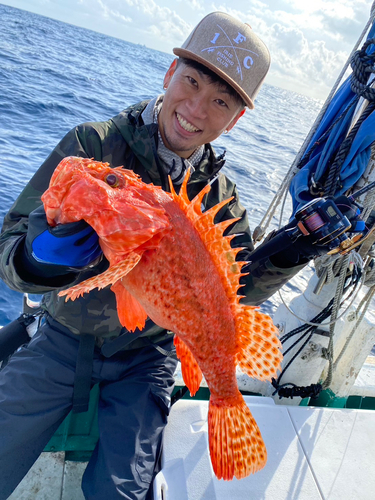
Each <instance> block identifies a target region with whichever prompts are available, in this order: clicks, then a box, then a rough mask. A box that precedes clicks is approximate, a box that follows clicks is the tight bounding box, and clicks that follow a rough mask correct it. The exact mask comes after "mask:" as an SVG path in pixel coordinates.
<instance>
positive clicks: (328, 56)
mask: <svg viewBox="0 0 375 500" xmlns="http://www.w3.org/2000/svg"><path fill="white" fill-rule="evenodd" d="M0 2H1V3H3V4H7V5H11V6H13V7H18V8H20V9H25V10H28V11H31V12H35V13H37V14H42V15H44V16H47V17H52V18H54V19H59V20H61V21H64V22H67V23H70V24H75V25H78V26H82V27H85V28H89V29H92V30H94V31H99V32H101V33H105V34H107V35H111V36H114V37H117V38H122V39H124V40H127V41H130V42H133V43H141V44H144V45H146V46H147V47H150V48H154V49H157V50H161V51H163V52H168V53H171V52H172V48H173V47H176V46H179V45H181V44H182V43H183V41H184V40H185V39H186V37H187V36H188V34H189V32H190V31H191V29H192V28H193V27H194V26H195V25H196V24H198V22H199V21H200V20H201V18H202V17H204V16H205V15H206V14H208V13H209V12H212V11H215V10H220V11H223V12H227V13H229V14H232V15H233V16H235V17H237V18H239V19H241V20H242V21H243V22H247V23H249V24H250V25H251V26H252V28H253V29H254V31H255V32H256V33H257V34H258V36H259V37H260V38H261V39H262V40H263V41H264V42H265V43H266V45H267V46H268V48H269V50H270V52H271V57H272V64H271V69H270V73H269V75H268V77H267V80H266V82H268V83H270V84H271V85H276V86H278V87H282V88H286V89H289V90H293V91H296V92H299V93H302V94H306V95H308V96H310V97H314V98H317V99H324V98H325V97H326V96H327V95H328V93H329V91H330V89H331V87H332V85H333V83H334V82H335V81H336V78H337V76H338V75H339V73H340V71H341V68H342V67H343V65H344V63H345V62H346V60H347V58H348V56H349V54H350V52H351V50H352V48H353V46H354V44H355V43H356V41H357V39H358V37H359V36H360V34H361V33H362V30H363V28H364V26H365V25H366V23H367V21H368V18H369V16H370V10H371V5H372V1H368V0H350V1H349V0H314V1H313V2H312V1H308V0H269V1H263V0H232V1H228V2H227V1H219V2H215V1H208V0H0Z"/></svg>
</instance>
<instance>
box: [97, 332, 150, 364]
mask: <svg viewBox="0 0 375 500" xmlns="http://www.w3.org/2000/svg"><path fill="white" fill-rule="evenodd" d="M124 330H125V333H123V334H122V335H119V336H118V337H116V338H115V339H113V340H111V341H110V342H106V343H105V344H103V345H102V348H101V351H102V354H103V356H105V357H106V358H110V357H111V356H113V355H114V354H116V352H119V351H121V350H122V349H123V348H124V347H126V346H127V345H128V344H130V343H131V342H133V341H134V340H136V339H137V338H138V337H139V336H140V335H141V334H142V333H144V331H143V330H139V328H137V329H136V330H135V331H134V332H129V331H128V330H126V329H125V328H124Z"/></svg>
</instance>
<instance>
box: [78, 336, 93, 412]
mask: <svg viewBox="0 0 375 500" xmlns="http://www.w3.org/2000/svg"><path fill="white" fill-rule="evenodd" d="M94 348H95V336H94V335H89V334H84V335H81V336H80V342H79V348H78V355H77V364H76V373H75V377H74V387H73V409H72V411H73V413H82V412H85V411H87V410H88V408H89V400H90V390H91V375H92V365H93V360H94Z"/></svg>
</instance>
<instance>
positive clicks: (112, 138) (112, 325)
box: [0, 101, 301, 337]
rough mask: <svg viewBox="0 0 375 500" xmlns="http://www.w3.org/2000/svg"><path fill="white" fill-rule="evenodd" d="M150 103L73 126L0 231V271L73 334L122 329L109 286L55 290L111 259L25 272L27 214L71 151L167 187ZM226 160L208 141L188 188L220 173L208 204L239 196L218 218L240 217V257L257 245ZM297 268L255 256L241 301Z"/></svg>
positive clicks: (257, 298) (270, 289)
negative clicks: (65, 292) (52, 275)
mask: <svg viewBox="0 0 375 500" xmlns="http://www.w3.org/2000/svg"><path fill="white" fill-rule="evenodd" d="M146 105H147V101H144V102H142V103H139V104H137V105H135V106H132V107H130V108H128V109H126V110H125V111H123V112H122V113H120V114H119V115H117V116H115V117H114V118H112V119H110V120H108V121H105V122H98V123H85V124H83V125H80V126H78V127H76V128H74V129H73V130H71V131H70V132H69V133H68V134H67V135H66V136H65V137H64V138H63V139H62V141H61V142H60V143H59V144H58V145H57V147H56V148H55V149H54V150H53V151H52V153H51V154H50V156H49V157H48V158H47V159H46V161H45V162H44V163H43V164H42V165H41V167H40V168H39V170H38V171H37V172H36V173H35V175H34V176H33V177H32V179H31V180H30V182H29V183H28V184H27V186H26V187H25V189H24V190H23V191H22V193H21V194H20V196H19V197H18V199H17V200H16V202H15V203H14V205H13V206H12V208H11V209H10V211H9V213H8V214H7V215H6V217H5V219H4V225H3V229H2V233H1V237H0V256H1V257H0V277H1V278H2V279H3V280H4V282H5V283H6V284H7V285H8V286H9V287H10V288H12V289H14V290H17V291H20V292H29V293H36V294H39V293H40V294H45V301H44V308H45V309H46V310H47V311H48V313H49V314H50V315H51V316H52V317H53V318H54V319H55V320H57V321H58V322H59V323H61V324H63V325H64V326H66V327H68V328H69V329H70V330H71V331H72V332H74V333H76V334H80V333H90V334H93V335H95V336H98V337H114V336H117V335H119V333H120V331H121V325H120V323H119V321H118V317H117V312H116V303H115V295H114V294H113V292H111V291H110V289H109V287H108V288H105V289H103V290H100V291H98V290H92V291H91V292H90V293H88V294H86V295H85V296H84V297H82V298H79V299H77V300H75V301H74V302H72V301H68V302H65V301H64V298H59V297H58V295H57V292H58V291H59V289H61V288H67V287H68V286H71V285H72V284H74V283H77V282H79V281H82V280H84V279H87V278H88V277H90V276H93V275H95V274H98V273H101V272H103V271H104V270H105V269H106V268H107V266H108V262H107V261H106V260H105V259H104V260H103V261H102V262H101V263H100V264H99V265H98V266H96V267H95V268H93V269H91V270H88V271H87V270H86V271H83V272H81V273H70V274H68V275H66V276H63V277H62V278H60V279H59V280H57V279H55V280H52V282H51V279H50V280H46V279H44V277H42V276H41V277H40V279H39V277H38V278H37V279H36V278H35V277H31V276H30V275H28V273H27V272H26V273H25V272H23V273H20V268H19V266H17V261H18V260H19V259H17V255H18V254H19V252H22V249H23V244H24V240H25V237H26V233H27V225H28V215H29V213H30V212H31V211H33V210H34V209H35V208H37V207H38V206H39V205H40V204H41V199H40V198H41V195H42V194H43V192H44V191H45V190H46V189H47V188H48V185H49V181H50V178H51V175H52V173H53V171H54V169H55V168H56V166H57V165H58V163H59V162H60V161H61V159H62V158H64V157H66V156H81V157H88V158H94V159H96V160H98V161H106V162H109V163H110V164H111V166H113V167H117V166H121V165H123V166H124V167H125V168H128V169H132V170H134V171H135V172H136V173H137V174H139V175H140V176H141V178H142V180H143V181H144V182H147V183H150V182H152V183H153V184H155V185H158V186H162V187H163V189H167V186H168V184H167V178H166V175H165V173H164V171H163V169H162V167H161V165H160V163H159V161H158V158H157V155H156V150H157V140H158V139H157V137H158V134H157V125H155V124H151V125H144V123H143V121H142V118H141V113H142V111H143V110H144V108H145V106H146ZM223 164H224V159H223V158H216V156H215V153H214V151H213V150H212V148H211V146H210V145H206V147H205V154H204V156H203V159H202V161H201V163H200V165H199V167H198V168H196V170H195V172H194V173H193V174H192V176H191V179H190V181H189V184H188V194H189V197H190V199H192V197H194V196H195V195H196V194H197V193H198V192H199V191H200V190H201V189H202V188H203V187H204V186H205V185H206V184H207V182H209V181H211V180H212V179H213V178H215V176H217V178H216V180H215V181H214V182H213V183H212V190H211V192H210V193H209V194H208V196H206V199H205V200H204V203H205V205H206V207H207V208H209V207H211V206H213V205H215V204H216V203H218V202H219V201H221V200H223V199H227V198H229V197H230V196H234V197H235V198H234V200H233V201H232V202H231V203H230V204H229V205H227V206H226V207H224V208H223V209H222V210H221V211H220V212H219V213H218V215H217V221H216V222H218V221H219V220H224V219H228V218H233V217H241V220H240V221H238V222H237V223H236V224H235V225H234V226H233V227H232V228H231V231H230V232H231V233H233V234H239V233H240V236H237V237H236V238H235V239H234V240H233V242H234V245H235V246H242V247H245V248H247V249H248V250H247V251H246V250H244V251H243V252H241V254H240V259H241V260H244V259H246V260H251V251H252V250H253V244H252V241H251V234H250V229H249V225H248V220H247V216H246V212H245V209H244V208H243V207H242V206H241V205H240V203H239V201H238V193H237V190H236V187H235V185H234V184H233V183H232V182H231V181H230V180H229V179H228V178H227V177H226V176H224V175H222V174H219V171H220V169H221V168H222V166H223ZM299 269H301V266H299V267H294V268H289V269H279V268H276V267H274V266H273V265H272V264H271V262H270V261H269V259H268V258H267V257H265V258H264V259H261V260H260V261H257V262H253V263H252V264H251V268H250V271H251V273H250V275H249V276H248V277H247V278H246V283H245V286H244V287H243V288H241V294H244V295H246V298H245V299H243V300H244V301H245V302H246V303H248V304H254V305H255V304H259V303H261V302H263V301H264V300H266V299H267V298H268V297H270V296H271V295H272V294H273V293H274V292H275V291H276V290H278V289H279V288H280V287H281V286H282V285H283V284H284V283H285V282H286V281H288V280H289V279H290V278H291V277H292V276H293V275H294V274H295V273H296V272H297V271H299ZM20 274H22V276H21V275H20ZM161 331H162V330H161V329H159V328H158V327H155V326H154V327H153V328H152V330H151V331H145V334H148V335H154V334H158V335H159V334H160V333H161Z"/></svg>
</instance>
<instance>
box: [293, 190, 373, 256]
mask: <svg viewBox="0 0 375 500" xmlns="http://www.w3.org/2000/svg"><path fill="white" fill-rule="evenodd" d="M294 217H295V219H296V221H297V225H296V227H295V228H294V229H293V230H292V231H291V233H290V236H291V237H292V239H293V240H294V241H295V240H296V239H297V238H299V237H300V236H309V237H310V240H311V242H312V243H313V244H315V245H320V246H326V247H328V248H329V251H328V255H333V254H336V253H342V254H345V253H348V252H349V251H350V250H351V249H352V248H354V247H356V246H357V245H360V244H361V243H362V240H363V237H364V235H363V233H362V232H361V233H356V234H355V235H354V236H353V237H349V236H348V234H347V233H348V232H349V230H350V229H351V228H352V224H351V222H350V221H349V219H348V218H347V217H346V216H345V215H343V214H342V212H341V211H340V209H339V208H338V207H337V205H336V203H335V202H334V201H333V200H331V199H325V198H316V199H314V200H312V201H311V202H309V203H307V204H306V205H304V206H303V207H302V208H300V209H299V210H298V211H297V212H296V214H295V216H294Z"/></svg>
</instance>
